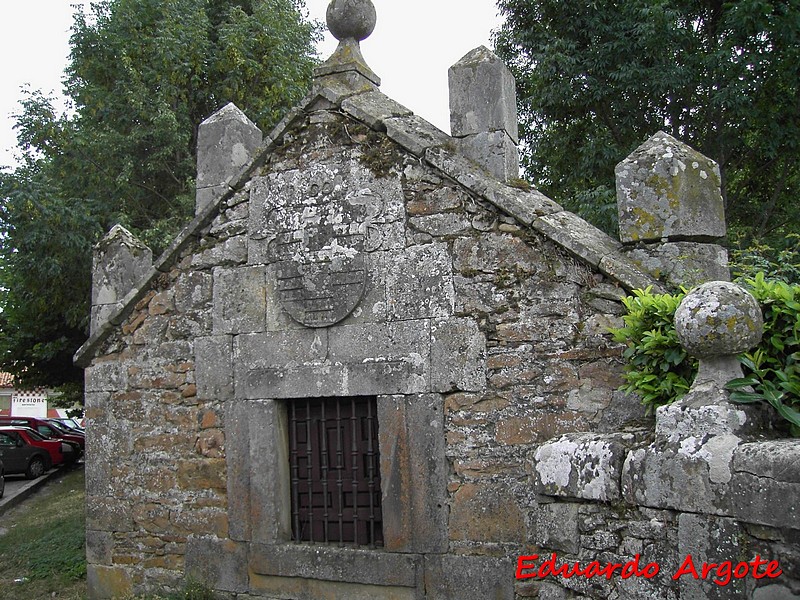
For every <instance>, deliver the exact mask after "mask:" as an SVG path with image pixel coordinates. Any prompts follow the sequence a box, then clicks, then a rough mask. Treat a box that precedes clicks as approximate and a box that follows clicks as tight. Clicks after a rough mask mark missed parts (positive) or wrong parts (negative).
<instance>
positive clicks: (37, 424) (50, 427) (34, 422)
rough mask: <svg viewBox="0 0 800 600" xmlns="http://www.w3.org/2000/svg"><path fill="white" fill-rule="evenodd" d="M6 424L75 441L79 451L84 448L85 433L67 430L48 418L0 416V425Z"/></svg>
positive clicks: (53, 437) (59, 438) (49, 436)
mask: <svg viewBox="0 0 800 600" xmlns="http://www.w3.org/2000/svg"><path fill="white" fill-rule="evenodd" d="M6 425H13V426H14V427H30V428H31V429H33V430H35V431H37V432H39V435H42V436H44V437H46V438H52V439H57V440H64V441H67V442H75V443H76V444H78V445H79V446H80V447H81V451H85V448H86V436H85V435H83V434H82V433H78V432H70V431H67V430H66V429H65V428H63V427H59V426H58V425H57V424H55V423H51V422H50V420H49V419H40V418H38V417H19V416H14V417H2V416H0V427H3V426H6Z"/></svg>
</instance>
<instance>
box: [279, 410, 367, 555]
mask: <svg viewBox="0 0 800 600" xmlns="http://www.w3.org/2000/svg"><path fill="white" fill-rule="evenodd" d="M288 413H289V463H290V464H289V467H290V475H291V487H292V539H293V540H295V541H298V542H317V543H339V544H356V545H360V546H369V547H375V546H382V545H383V529H382V521H383V518H382V513H381V475H380V456H379V453H378V418H377V403H376V398H375V397H374V396H373V397H358V398H352V397H351V398H313V399H306V400H296V401H293V402H291V403H290V405H289V407H288Z"/></svg>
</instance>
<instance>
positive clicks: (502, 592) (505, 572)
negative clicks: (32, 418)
mask: <svg viewBox="0 0 800 600" xmlns="http://www.w3.org/2000/svg"><path fill="white" fill-rule="evenodd" d="M515 569H516V560H515V559H510V558H509V559H497V558H488V557H483V556H454V555H436V554H432V555H428V556H426V557H425V590H426V592H427V596H428V597H429V598H458V599H459V600H487V599H488V598H491V599H492V600H513V599H514V573H515V572H516V571H515Z"/></svg>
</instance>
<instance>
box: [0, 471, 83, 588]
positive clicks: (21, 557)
mask: <svg viewBox="0 0 800 600" xmlns="http://www.w3.org/2000/svg"><path fill="white" fill-rule="evenodd" d="M84 486H85V476H84V471H83V469H76V470H74V471H69V472H67V473H66V474H65V475H64V476H63V477H61V478H60V479H58V480H56V481H52V482H50V483H48V484H47V485H46V486H45V487H44V488H43V489H41V490H39V491H38V492H36V493H35V494H34V495H33V496H31V497H30V498H28V499H27V500H25V501H24V502H23V503H22V504H21V505H20V506H17V507H15V508H13V509H11V510H9V511H8V512H7V513H5V514H4V515H3V516H2V517H0V600H19V598H31V599H36V598H59V599H61V600H82V599H84V598H86V553H85V545H86V537H85V523H86V521H85V511H84V505H85V498H86V493H85V491H84ZM3 532H4V533H3Z"/></svg>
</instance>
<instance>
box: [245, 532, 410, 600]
mask: <svg viewBox="0 0 800 600" xmlns="http://www.w3.org/2000/svg"><path fill="white" fill-rule="evenodd" d="M421 563H422V560H421V557H420V556H418V555H415V554H404V553H393V552H376V551H375V550H368V549H361V548H345V547H342V548H337V547H335V546H322V545H319V546H307V545H297V544H278V545H269V544H253V545H252V546H251V554H250V568H251V570H252V571H253V572H254V573H258V574H260V575H268V576H275V577H292V578H300V579H316V580H327V581H339V582H346V583H358V584H362V585H375V586H387V587H414V586H415V585H416V576H417V570H418V569H419V568H420V567H421ZM326 597H327V596H326ZM336 597H339V596H336ZM342 597H347V598H349V596H342ZM378 597H381V598H382V597H383V596H378Z"/></svg>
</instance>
